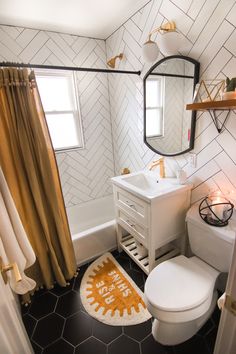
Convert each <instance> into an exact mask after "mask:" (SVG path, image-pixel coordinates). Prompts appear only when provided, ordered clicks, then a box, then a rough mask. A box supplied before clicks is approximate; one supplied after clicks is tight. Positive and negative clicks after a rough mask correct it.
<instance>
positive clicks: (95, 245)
mask: <svg viewBox="0 0 236 354" xmlns="http://www.w3.org/2000/svg"><path fill="white" fill-rule="evenodd" d="M66 211H67V215H68V220H69V225H70V231H71V235H72V241H73V246H74V250H75V256H76V262H77V264H78V265H81V264H83V263H86V262H87V261H89V260H91V259H93V258H95V257H97V256H99V255H101V254H103V253H105V252H107V251H110V250H113V249H115V248H117V242H116V232H115V211H114V202H113V195H111V196H108V197H104V198H100V199H94V200H92V201H89V202H86V203H83V204H79V205H75V206H73V207H68V208H67V209H66Z"/></svg>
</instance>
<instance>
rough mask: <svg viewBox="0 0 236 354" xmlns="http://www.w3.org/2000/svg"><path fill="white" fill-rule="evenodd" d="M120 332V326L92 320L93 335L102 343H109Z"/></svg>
mask: <svg viewBox="0 0 236 354" xmlns="http://www.w3.org/2000/svg"><path fill="white" fill-rule="evenodd" d="M121 334H122V327H121V326H109V325H107V324H105V323H102V322H99V321H97V320H93V336H94V337H95V338H97V339H99V340H101V341H102V342H104V343H107V344H108V343H110V342H111V341H113V340H114V339H116V338H118V337H119V336H120V335H121Z"/></svg>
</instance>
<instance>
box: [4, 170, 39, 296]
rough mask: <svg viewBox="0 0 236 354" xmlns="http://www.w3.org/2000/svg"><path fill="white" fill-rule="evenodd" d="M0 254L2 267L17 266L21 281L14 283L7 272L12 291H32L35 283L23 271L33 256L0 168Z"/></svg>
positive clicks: (19, 292)
mask: <svg viewBox="0 0 236 354" xmlns="http://www.w3.org/2000/svg"><path fill="white" fill-rule="evenodd" d="M0 254H1V257H2V259H3V263H4V265H6V264H8V263H13V262H16V263H17V265H18V268H19V271H20V274H21V277H22V280H21V281H19V282H16V281H15V277H14V274H13V272H12V271H8V272H7V276H8V279H9V283H10V286H11V288H12V290H13V291H14V292H15V293H17V294H21V295H23V294H26V293H27V292H28V291H30V290H33V289H34V288H35V286H36V282H35V281H34V280H33V279H31V278H29V277H27V276H26V275H25V273H24V271H25V269H26V268H28V267H30V266H31V265H32V264H33V263H34V262H35V260H36V258H35V254H34V251H33V249H32V247H31V245H30V243H29V240H28V237H27V235H26V233H25V230H24V228H23V225H22V223H21V220H20V217H19V214H18V212H17V210H16V207H15V204H14V201H13V199H12V196H11V194H10V191H9V189H8V186H7V182H6V180H5V177H4V174H3V172H2V169H1V167H0Z"/></svg>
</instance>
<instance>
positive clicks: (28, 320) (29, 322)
mask: <svg viewBox="0 0 236 354" xmlns="http://www.w3.org/2000/svg"><path fill="white" fill-rule="evenodd" d="M22 319H23V322H24V325H25V328H26V331H27V333H28V336H29V337H31V336H32V334H33V331H34V329H35V326H36V323H37V320H36V319H35V318H33V317H32V316H30V315H29V314H26V315H24V316H23V317H22Z"/></svg>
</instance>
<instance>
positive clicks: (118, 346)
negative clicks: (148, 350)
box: [108, 334, 140, 354]
mask: <svg viewBox="0 0 236 354" xmlns="http://www.w3.org/2000/svg"><path fill="white" fill-rule="evenodd" d="M120 353H127V354H128V353H132V354H140V346H139V343H138V342H136V341H134V340H133V339H131V338H129V337H127V336H126V335H124V334H123V335H122V336H120V337H119V338H117V339H116V340H114V342H112V343H110V344H109V345H108V354H120Z"/></svg>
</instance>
